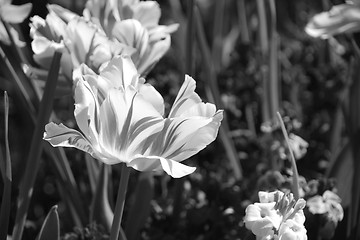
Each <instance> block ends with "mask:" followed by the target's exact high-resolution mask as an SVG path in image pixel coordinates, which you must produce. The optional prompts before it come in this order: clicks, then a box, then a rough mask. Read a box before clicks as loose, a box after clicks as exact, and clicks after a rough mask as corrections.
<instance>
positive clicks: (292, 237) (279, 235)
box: [244, 191, 307, 240]
mask: <svg viewBox="0 0 360 240" xmlns="http://www.w3.org/2000/svg"><path fill="white" fill-rule="evenodd" d="M259 199H260V202H259V203H254V204H250V205H249V206H248V207H247V208H246V210H245V212H246V215H245V218H244V222H245V226H246V228H248V229H249V230H251V231H252V232H253V233H254V234H255V235H256V239H258V240H270V239H276V240H306V239H307V235H306V229H305V227H304V222H305V216H304V212H303V208H304V207H305V205H306V202H305V200H304V199H302V198H300V199H298V200H295V199H294V197H293V195H292V194H291V193H288V194H284V193H283V192H281V191H274V192H269V193H268V192H262V191H260V192H259Z"/></svg>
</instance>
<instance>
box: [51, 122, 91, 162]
mask: <svg viewBox="0 0 360 240" xmlns="http://www.w3.org/2000/svg"><path fill="white" fill-rule="evenodd" d="M44 140H46V141H48V142H49V143H50V144H51V145H52V146H53V147H73V148H77V149H79V150H81V151H84V152H87V153H89V154H91V155H93V154H94V151H93V148H92V146H91V144H90V142H89V141H88V140H87V139H86V138H85V137H84V135H82V134H81V133H80V132H78V131H76V130H74V129H70V128H68V127H66V126H64V125H63V124H60V125H57V124H55V123H49V124H47V125H46V126H45V133H44Z"/></svg>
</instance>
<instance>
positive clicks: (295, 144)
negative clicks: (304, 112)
mask: <svg viewBox="0 0 360 240" xmlns="http://www.w3.org/2000/svg"><path fill="white" fill-rule="evenodd" d="M289 142H290V147H291V150H292V151H293V153H294V156H295V158H296V159H300V158H302V157H303V156H304V155H305V154H306V152H307V148H308V146H309V144H308V143H307V142H306V141H305V140H304V139H302V138H301V137H299V136H298V135H295V134H293V133H290V134H289Z"/></svg>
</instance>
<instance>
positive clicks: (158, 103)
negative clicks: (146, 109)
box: [138, 80, 165, 116]
mask: <svg viewBox="0 0 360 240" xmlns="http://www.w3.org/2000/svg"><path fill="white" fill-rule="evenodd" d="M140 81H141V80H140ZM138 91H139V93H140V94H141V95H142V97H143V98H144V99H145V101H147V102H149V103H150V104H151V105H153V107H154V108H155V109H156V110H157V111H158V112H159V113H160V115H161V116H163V115H164V111H165V107H164V99H163V97H162V96H161V94H160V93H159V92H158V91H157V90H156V89H155V88H154V87H153V86H152V85H150V84H148V83H142V82H140V84H139V90H138Z"/></svg>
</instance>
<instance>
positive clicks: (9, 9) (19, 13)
mask: <svg viewBox="0 0 360 240" xmlns="http://www.w3.org/2000/svg"><path fill="white" fill-rule="evenodd" d="M31 9H32V4H31V3H26V4H23V5H12V4H4V5H3V6H1V8H0V11H1V12H0V16H1V18H2V20H4V21H5V22H9V23H22V22H23V21H24V20H25V19H26V18H27V17H28V16H29V14H30V12H31Z"/></svg>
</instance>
